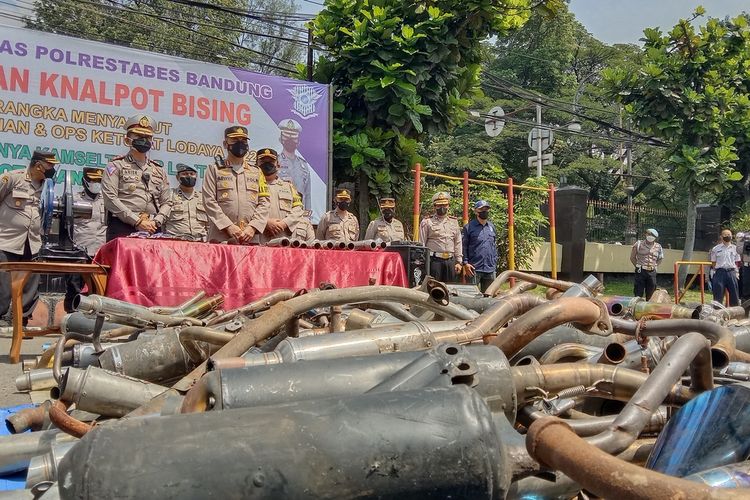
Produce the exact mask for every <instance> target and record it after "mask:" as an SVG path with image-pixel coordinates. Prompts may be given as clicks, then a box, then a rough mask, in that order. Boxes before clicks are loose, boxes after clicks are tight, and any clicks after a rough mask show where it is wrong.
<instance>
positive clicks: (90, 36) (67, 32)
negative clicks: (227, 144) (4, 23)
mask: <svg viewBox="0 0 750 500" xmlns="http://www.w3.org/2000/svg"><path fill="white" fill-rule="evenodd" d="M0 3H1V4H5V5H13V4H10V3H8V2H4V1H2V0H0ZM0 12H1V13H2V14H5V15H4V16H2V17H5V18H7V19H13V20H16V21H21V22H26V20H27V19H28V18H25V17H20V16H18V15H13V14H12V13H9V12H4V11H0ZM30 29H34V28H30ZM34 31H40V30H36V29H34ZM54 34H60V35H67V36H70V37H73V38H79V39H85V40H94V41H97V42H105V43H113V42H116V43H115V45H119V46H122V47H130V48H134V49H140V50H146V51H148V50H152V49H151V48H150V47H148V46H146V45H143V44H137V43H135V42H133V41H131V40H122V39H120V38H114V37H111V36H107V37H106V38H105V37H103V36H102V35H96V36H98V38H94V34H92V33H85V32H83V31H79V30H76V29H74V28H70V27H68V28H67V29H61V28H55V30H54ZM183 53H184V54H186V55H191V56H194V57H196V58H205V57H209V56H211V55H212V54H209V53H206V52H203V53H197V52H191V51H187V50H183Z"/></svg>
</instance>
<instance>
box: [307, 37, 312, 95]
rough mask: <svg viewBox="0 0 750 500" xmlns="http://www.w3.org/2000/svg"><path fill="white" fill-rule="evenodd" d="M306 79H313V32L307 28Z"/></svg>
mask: <svg viewBox="0 0 750 500" xmlns="http://www.w3.org/2000/svg"><path fill="white" fill-rule="evenodd" d="M307 80H308V81H310V82H311V81H312V80H313V32H312V28H307Z"/></svg>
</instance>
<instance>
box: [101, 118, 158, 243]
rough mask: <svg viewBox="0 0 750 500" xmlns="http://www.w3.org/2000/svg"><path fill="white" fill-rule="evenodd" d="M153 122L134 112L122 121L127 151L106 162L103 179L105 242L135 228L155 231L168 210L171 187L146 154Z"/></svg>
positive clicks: (127, 233)
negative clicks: (105, 215)
mask: <svg viewBox="0 0 750 500" xmlns="http://www.w3.org/2000/svg"><path fill="white" fill-rule="evenodd" d="M155 125H156V124H155V122H154V120H153V119H152V118H151V117H150V116H146V115H135V116H132V117H130V119H128V121H127V122H125V130H126V136H125V144H126V145H127V146H128V147H130V151H128V153H127V154H125V155H123V156H120V157H117V158H115V159H113V160H112V161H111V162H110V163H109V165H107V168H106V170H105V171H104V178H103V180H102V196H103V197H104V208H105V209H107V212H108V215H107V241H110V240H113V239H115V238H119V237H121V236H127V235H129V234H130V233H133V232H135V231H145V232H148V233H151V234H153V233H155V232H157V231H158V230H159V228H160V227H161V226H162V225H163V224H164V221H165V220H166V218H167V214H168V213H169V207H170V203H171V197H172V196H171V195H172V193H171V190H170V189H169V180H168V179H167V174H166V172H165V171H164V168H162V166H161V165H159V164H158V163H156V162H154V161H152V160H151V159H149V157H148V152H149V150H150V149H151V145H152V142H151V139H152V138H153V136H154V127H155Z"/></svg>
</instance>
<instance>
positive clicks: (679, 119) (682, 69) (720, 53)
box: [605, 8, 750, 260]
mask: <svg viewBox="0 0 750 500" xmlns="http://www.w3.org/2000/svg"><path fill="white" fill-rule="evenodd" d="M702 14H703V9H702V8H698V9H697V10H696V13H695V15H694V16H693V19H683V20H680V21H679V22H678V23H677V25H676V26H675V27H674V28H672V30H670V31H669V32H668V33H666V34H665V33H662V32H661V31H660V30H658V29H647V30H645V31H644V35H645V43H644V47H643V64H642V66H641V68H640V70H639V71H635V72H633V71H630V70H629V69H626V68H612V69H609V70H607V71H606V72H605V83H606V85H607V87H608V90H609V92H610V94H611V95H612V96H613V97H615V98H616V99H618V100H619V101H620V102H622V103H623V104H624V105H625V110H626V111H627V113H628V114H629V115H630V116H631V118H632V120H633V121H634V123H635V124H636V125H637V126H638V128H640V129H641V130H643V131H645V132H647V133H649V134H652V135H654V136H656V137H660V138H662V139H665V140H666V141H669V142H670V143H671V149H670V153H671V155H670V157H669V168H670V170H671V175H672V178H673V180H674V181H675V182H676V183H679V184H680V185H681V186H682V187H683V188H684V189H685V190H686V191H687V194H688V221H687V227H686V242H685V254H684V257H685V258H686V259H687V260H690V256H691V255H692V250H693V245H694V239H695V215H696V204H697V202H698V201H699V199H700V198H701V197H704V198H705V197H712V198H714V199H715V198H716V197H717V196H719V195H720V194H722V193H723V192H725V191H727V190H728V189H729V188H731V185H732V182H734V181H737V180H740V179H741V178H742V174H741V173H740V172H737V171H736V170H734V165H735V162H736V161H737V160H738V158H739V156H738V154H737V153H738V147H740V146H742V147H743V148H746V147H747V144H748V138H750V135H749V134H750V85H748V83H750V28H749V27H748V22H747V19H746V18H745V17H738V18H736V19H733V20H726V21H719V20H717V19H709V20H708V21H707V22H706V24H705V25H703V26H701V27H700V28H698V29H696V28H695V27H694V26H693V24H692V21H693V20H694V19H695V18H697V17H699V16H700V15H702ZM747 152H750V151H747Z"/></svg>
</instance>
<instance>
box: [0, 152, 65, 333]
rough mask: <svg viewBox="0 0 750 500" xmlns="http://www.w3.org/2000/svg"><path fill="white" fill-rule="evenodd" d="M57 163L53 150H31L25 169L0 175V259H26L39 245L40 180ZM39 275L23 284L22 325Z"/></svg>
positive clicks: (2, 277) (5, 279)
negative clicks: (32, 152) (32, 151)
mask: <svg viewBox="0 0 750 500" xmlns="http://www.w3.org/2000/svg"><path fill="white" fill-rule="evenodd" d="M58 163H59V162H58V161H57V158H56V157H55V154H54V153H51V152H46V151H34V154H33V155H32V156H31V162H30V163H29V167H28V168H27V169H26V170H23V169H22V170H13V171H11V172H6V173H5V174H3V175H2V177H0V262H20V261H29V260H31V259H33V258H34V257H36V255H37V254H38V253H39V249H40V248H41V246H42V238H41V213H40V212H39V199H40V197H41V193H42V183H43V182H44V180H45V179H53V178H54V177H55V165H57V164H58ZM38 288H39V275H38V274H32V275H30V276H29V278H28V280H27V281H26V284H25V285H24V287H23V324H24V326H25V325H26V324H27V323H28V321H29V318H30V317H31V314H32V313H33V312H34V307H35V306H36V302H37V300H38V299H39V290H38ZM10 292H11V289H10V274H9V273H0V316H4V315H5V314H7V313H8V309H10V295H11V294H10Z"/></svg>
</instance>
